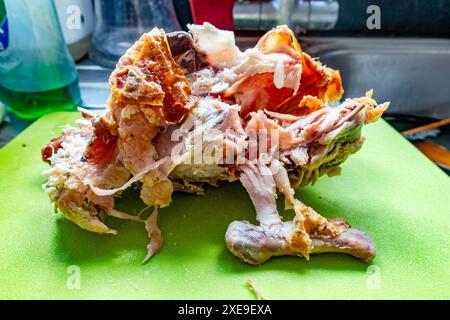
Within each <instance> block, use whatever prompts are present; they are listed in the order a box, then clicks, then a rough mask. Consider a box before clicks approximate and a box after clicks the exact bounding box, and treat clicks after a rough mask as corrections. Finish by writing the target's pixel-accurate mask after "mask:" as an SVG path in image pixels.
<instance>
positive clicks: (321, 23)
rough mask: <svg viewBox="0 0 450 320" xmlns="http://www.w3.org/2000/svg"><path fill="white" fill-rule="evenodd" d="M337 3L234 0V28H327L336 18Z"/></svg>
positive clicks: (299, 29) (296, 0)
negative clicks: (286, 26) (283, 25)
mask: <svg viewBox="0 0 450 320" xmlns="http://www.w3.org/2000/svg"><path fill="white" fill-rule="evenodd" d="M338 13H339V3H338V2H337V1H330V0H323V1H310V0H272V1H265V0H260V1H237V2H236V3H235V5H234V8H233V20H234V28H235V30H258V31H266V30H270V29H272V28H273V27H275V26H277V25H280V24H287V25H288V26H289V27H290V28H291V29H293V30H295V31H296V32H298V31H301V30H330V29H333V28H334V26H335V25H336V22H337V20H338Z"/></svg>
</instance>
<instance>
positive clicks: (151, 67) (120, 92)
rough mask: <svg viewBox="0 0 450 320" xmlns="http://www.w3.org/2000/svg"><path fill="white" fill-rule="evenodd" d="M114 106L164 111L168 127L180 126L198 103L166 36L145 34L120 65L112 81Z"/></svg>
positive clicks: (155, 32) (112, 76)
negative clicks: (146, 107) (120, 105)
mask: <svg viewBox="0 0 450 320" xmlns="http://www.w3.org/2000/svg"><path fill="white" fill-rule="evenodd" d="M110 86H111V91H112V93H113V95H114V99H115V101H114V103H124V104H132V103H139V104H141V105H146V106H149V107H162V110H163V114H164V119H165V120H166V121H167V122H168V123H179V122H180V121H181V120H182V119H183V118H184V116H185V115H186V114H187V113H188V112H189V110H190V109H191V107H192V106H193V103H194V102H195V99H194V98H193V97H192V96H191V89H190V86H189V82H188V81H187V79H186V77H185V76H184V74H183V71H182V70H181V68H180V67H179V66H178V64H177V63H176V62H175V60H174V59H173V57H172V54H171V51H170V47H169V44H168V41H167V37H166V34H165V33H164V31H163V30H160V29H156V28H155V29H153V30H152V32H150V33H145V34H143V35H142V36H141V38H140V39H139V40H138V41H137V42H136V44H135V45H134V46H133V47H131V48H130V49H129V50H128V51H127V52H126V53H125V55H124V56H122V57H121V58H120V60H119V62H118V63H117V66H116V69H115V70H114V72H113V73H112V74H111V77H110Z"/></svg>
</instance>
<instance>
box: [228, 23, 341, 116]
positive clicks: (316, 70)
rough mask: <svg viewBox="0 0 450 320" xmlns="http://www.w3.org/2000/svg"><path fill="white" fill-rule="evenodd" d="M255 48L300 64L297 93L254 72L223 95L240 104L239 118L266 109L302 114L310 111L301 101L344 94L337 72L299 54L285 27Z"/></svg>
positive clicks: (334, 98)
mask: <svg viewBox="0 0 450 320" xmlns="http://www.w3.org/2000/svg"><path fill="white" fill-rule="evenodd" d="M256 47H257V48H258V49H259V50H260V51H261V52H262V53H264V54H271V53H284V54H287V55H289V56H290V57H291V58H293V59H294V60H296V61H297V63H301V66H302V72H301V82H300V86H299V90H298V91H297V92H294V90H293V89H291V88H287V87H283V88H277V87H276V86H275V84H274V81H273V77H274V74H273V73H257V74H254V75H252V76H249V77H246V78H244V79H242V80H240V81H239V82H238V83H237V84H235V85H234V86H233V89H232V90H226V91H225V92H224V93H223V97H222V98H223V99H224V100H225V101H230V102H232V103H233V102H237V103H239V104H240V105H241V111H240V115H241V117H243V118H246V117H247V116H248V114H249V113H250V112H252V111H256V110H260V109H266V110H269V111H276V112H279V113H285V114H292V115H304V114H305V113H308V112H309V111H311V110H308V109H305V108H302V107H303V106H302V105H301V101H302V99H303V98H304V97H306V96H313V97H316V98H317V99H320V100H321V101H323V102H333V101H338V100H339V99H340V98H341V97H342V95H343V93H344V89H343V87H342V80H341V76H340V74H339V71H337V70H333V69H331V68H328V67H326V66H324V65H322V64H321V63H320V62H319V61H316V60H314V59H312V58H311V57H310V56H309V55H308V54H306V53H305V52H303V51H302V49H301V47H300V44H299V43H298V41H297V39H296V38H295V35H294V33H293V32H292V31H291V30H290V29H289V28H288V27H286V26H279V27H277V28H275V29H273V30H271V31H269V32H267V33H266V34H265V35H264V36H263V37H262V38H261V39H260V40H259V41H258V43H257V45H256Z"/></svg>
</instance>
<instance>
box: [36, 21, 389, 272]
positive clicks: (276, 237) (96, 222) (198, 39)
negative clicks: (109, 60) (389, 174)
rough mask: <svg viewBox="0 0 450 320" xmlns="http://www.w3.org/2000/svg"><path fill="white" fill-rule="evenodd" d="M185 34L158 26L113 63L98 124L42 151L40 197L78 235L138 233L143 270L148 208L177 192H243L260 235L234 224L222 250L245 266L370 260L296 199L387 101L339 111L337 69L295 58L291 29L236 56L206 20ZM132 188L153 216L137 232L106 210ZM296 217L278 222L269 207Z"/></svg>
mask: <svg viewBox="0 0 450 320" xmlns="http://www.w3.org/2000/svg"><path fill="white" fill-rule="evenodd" d="M189 29H190V33H186V32H175V33H171V34H166V33H165V32H164V31H163V30H161V29H158V28H155V29H153V30H151V31H150V32H148V33H146V34H144V35H142V36H141V38H140V39H139V40H138V41H137V42H136V43H135V44H134V45H133V46H132V47H131V48H130V49H129V50H128V51H127V52H126V53H125V54H124V55H123V56H122V57H121V58H120V60H119V61H118V63H117V66H116V69H115V70H114V71H113V72H112V74H111V77H110V87H111V95H110V98H109V100H108V108H107V110H106V111H105V112H103V113H102V114H93V113H90V112H89V111H86V110H80V111H81V114H82V116H83V119H81V120H79V121H78V123H77V125H78V127H77V128H75V127H71V126H66V127H65V128H64V130H63V132H64V134H63V135H62V136H60V137H57V138H55V139H52V140H51V141H50V143H49V144H48V145H47V146H46V147H44V148H43V149H42V159H43V160H44V161H45V162H48V163H49V164H50V168H49V169H47V170H46V171H45V172H44V175H46V176H47V177H48V181H47V182H46V183H45V185H44V189H45V190H46V192H47V193H48V195H49V197H50V199H51V200H52V201H53V202H54V203H55V204H56V207H57V208H58V210H59V211H60V212H61V213H62V214H64V216H66V217H67V218H68V219H70V220H72V221H73V222H75V223H76V224H77V225H78V226H80V227H81V228H84V229H86V230H89V231H92V232H97V233H110V234H115V233H116V232H117V231H116V230H112V229H110V228H109V227H108V226H106V225H105V224H104V219H103V217H104V216H105V215H109V216H113V217H116V218H120V219H129V220H133V221H137V222H142V223H143V224H144V225H145V228H146V230H147V232H148V234H149V238H150V243H149V245H148V247H147V249H148V253H147V256H146V258H145V260H147V259H148V258H150V257H151V256H153V255H154V254H155V253H156V252H157V251H158V250H159V249H160V248H161V246H162V244H163V235H162V233H161V231H160V229H159V228H158V225H157V217H158V210H157V209H158V207H164V206H168V205H170V203H171V201H172V193H173V192H174V191H182V192H190V193H196V194H203V193H204V186H205V185H213V186H218V185H219V184H220V183H221V182H223V181H228V182H233V181H238V180H239V181H240V183H241V184H242V185H243V187H244V188H245V190H246V191H247V192H248V194H249V197H250V199H251V201H252V203H253V205H254V207H255V212H256V220H257V222H258V224H257V225H254V224H252V223H250V222H248V221H234V222H231V223H230V225H229V226H228V229H227V232H226V235H225V242H226V246H227V247H228V249H229V250H230V251H231V252H232V253H233V254H234V255H236V256H237V257H239V258H240V259H241V260H242V261H244V262H246V263H249V264H253V265H258V264H261V263H263V262H265V261H267V260H268V259H270V258H271V257H274V256H281V255H291V256H298V257H304V258H306V259H309V258H310V255H311V254H316V253H326V252H337V253H345V254H350V255H352V256H354V257H356V258H359V259H361V260H363V261H366V262H369V261H370V260H371V259H372V258H373V257H374V255H375V249H374V245H373V243H372V241H371V240H370V239H369V237H368V236H367V235H366V234H365V233H364V232H362V231H360V230H358V229H354V228H352V227H351V226H350V225H349V224H348V223H347V222H346V221H345V220H344V219H342V218H333V219H330V220H328V219H326V218H325V217H323V216H322V215H320V214H319V213H317V212H316V211H315V210H314V209H312V208H311V207H308V206H307V205H305V204H304V203H303V202H301V201H300V200H299V199H296V198H295V189H297V188H301V187H303V186H305V185H307V184H309V183H314V182H315V181H316V180H317V179H318V178H319V177H320V176H321V175H323V174H327V175H329V176H332V175H337V174H339V173H340V167H339V165H340V164H341V163H342V162H344V161H345V160H346V159H347V158H348V157H349V156H350V155H351V154H353V153H355V152H357V151H358V150H359V149H360V148H361V146H362V143H363V142H364V138H363V137H362V136H361V128H362V126H364V125H366V124H368V123H371V122H374V121H376V120H378V119H379V118H380V117H381V115H382V113H383V112H384V111H385V110H386V108H387V107H388V103H384V104H377V103H376V101H375V100H373V99H372V92H371V91H369V92H367V93H366V95H365V96H363V97H361V98H354V99H347V100H345V101H344V102H342V103H341V104H340V105H339V106H337V107H329V106H327V105H326V103H327V102H336V101H338V100H339V99H340V98H341V96H342V94H343V88H342V83H341V78H340V74H339V72H338V71H336V70H333V69H331V68H329V67H326V66H323V65H322V64H321V63H320V62H319V61H318V60H314V59H312V58H311V57H310V56H309V55H308V54H306V53H304V52H303V51H302V49H301V47H300V45H299V43H298V42H297V40H296V38H295V36H294V34H293V32H292V31H291V30H290V29H289V28H288V27H286V26H279V27H277V28H275V29H273V30H271V31H269V32H268V33H267V34H265V35H264V36H263V37H262V38H261V39H260V40H259V41H258V43H257V45H256V46H255V47H254V48H250V49H248V50H246V51H244V52H242V51H241V50H239V48H237V47H236V45H235V43H234V34H233V33H232V32H229V31H222V30H219V29H216V28H215V27H214V26H212V25H210V24H208V23H205V24H203V25H190V26H189ZM132 185H138V186H139V188H140V190H141V194H140V196H141V199H142V200H143V202H144V203H145V204H146V205H147V206H153V207H154V211H153V213H152V214H151V215H150V216H149V217H148V219H147V220H145V221H143V220H141V218H140V217H139V216H134V215H129V214H127V213H125V212H121V211H118V210H116V209H115V206H114V199H115V197H116V196H117V195H120V193H121V191H123V190H125V189H126V188H128V187H130V186H132ZM279 195H281V196H283V197H284V200H285V209H292V210H293V211H294V212H295V218H294V219H293V220H292V221H283V220H282V218H281V216H280V215H279V213H278V208H277V205H276V198H277V197H278V196H279Z"/></svg>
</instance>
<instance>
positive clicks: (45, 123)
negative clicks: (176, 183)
mask: <svg viewBox="0 0 450 320" xmlns="http://www.w3.org/2000/svg"><path fill="white" fill-rule="evenodd" d="M77 117H78V115H77V114H76V113H55V114H50V115H48V116H45V117H44V118H42V119H40V120H38V121H37V122H35V123H34V124H33V125H31V126H30V127H29V128H28V129H26V130H25V131H24V132H23V133H22V134H21V135H19V136H18V137H17V138H16V139H14V140H13V141H12V142H11V143H9V144H8V145H7V146H5V147H4V148H2V149H0V244H1V248H0V298H3V299H4V298H8V299H11V298H13V299H17V298H19V299H34V298H38V299H54V298H58V299H67V298H82V299H84V298H100V299H109V298H119V299H121V298H159V299H201V298H203V299H224V298H231V299H241V298H242V299H246V298H247V299H252V298H254V297H253V295H252V293H251V292H250V290H249V289H248V288H247V287H246V286H245V283H246V281H247V279H252V280H253V282H254V283H255V285H256V287H258V289H259V290H260V291H261V292H262V293H263V294H264V295H265V296H266V297H267V298H269V299H325V298H327V299H328V298H342V299H354V298H357V299H391V298H394V299H406V298H414V299H415V298H439V299H448V298H450V283H449V280H450V272H449V270H450V269H449V267H450V264H449V262H450V259H449V248H450V240H449V213H450V200H449V199H450V179H449V178H448V177H447V176H446V175H445V174H444V173H443V172H442V171H441V170H440V169H438V168H437V167H436V166H435V165H434V164H433V163H431V162H430V161H429V160H428V159H426V158H425V157H424V156H423V155H422V154H421V153H419V152H418V151H417V150H416V149H415V148H414V147H413V146H412V145H411V144H409V143H408V142H407V141H406V140H405V139H403V138H402V137H401V136H400V135H399V134H398V133H397V132H396V131H395V130H394V129H392V128H391V127H390V126H389V125H388V124H387V123H385V122H383V121H379V122H378V123H376V124H374V125H370V126H368V127H366V128H365V129H364V135H365V136H366V137H367V141H366V142H365V144H364V146H363V148H362V150H361V151H360V152H359V153H357V154H356V155H354V156H352V157H350V158H349V159H348V160H347V162H346V163H345V164H344V165H343V170H342V175H341V176H339V177H333V178H328V177H322V178H321V179H319V181H318V182H317V183H316V184H315V185H314V186H310V187H307V188H305V189H302V190H300V191H298V192H297V196H298V197H299V198H300V199H302V200H303V201H304V202H306V203H307V204H309V205H311V206H313V207H314V208H315V209H316V210H317V211H319V212H320V213H322V214H323V215H325V216H326V217H332V216H342V217H344V218H346V219H347V220H348V221H349V222H351V223H352V225H353V226H354V227H357V228H361V229H362V230H364V231H366V232H367V233H368V234H369V235H370V237H371V238H372V239H373V240H374V242H375V245H376V249H377V256H376V258H375V259H374V260H373V262H372V263H371V264H370V265H368V264H365V263H363V262H361V261H359V260H357V259H355V258H352V257H350V256H347V255H340V254H324V255H316V256H312V257H311V259H310V261H306V260H304V259H301V258H295V257H280V258H275V259H272V260H270V261H268V262H266V263H265V264H264V265H262V266H259V267H254V266H250V265H247V264H245V263H243V262H241V261H239V260H238V259H237V258H236V257H235V256H233V255H232V254H231V253H230V252H228V250H227V248H226V247H225V243H224V234H225V231H226V228H227V226H228V224H229V223H230V222H231V221H233V220H242V219H247V220H251V221H255V219H254V209H253V207H252V204H251V202H250V200H249V197H248V195H247V194H246V192H245V191H244V189H243V188H242V187H241V186H240V185H239V183H233V184H224V185H223V186H222V187H220V188H210V189H208V190H207V192H206V195H205V196H195V195H187V194H176V195H175V196H174V198H173V203H172V204H171V206H170V207H168V208H164V209H162V210H160V215H159V225H160V227H161V229H162V232H163V234H164V237H165V243H164V246H163V248H162V249H161V251H160V252H158V253H157V254H156V255H155V256H154V257H152V258H151V259H150V260H149V261H148V262H147V263H146V264H142V263H141V261H142V259H143V258H144V256H145V252H146V249H145V247H146V244H147V235H146V232H145V230H144V228H143V225H142V224H138V223H133V222H128V221H118V220H115V219H113V218H111V219H110V220H108V224H110V225H111V226H112V227H114V228H115V229H117V230H118V231H119V234H118V235H116V236H113V235H97V234H93V233H89V232H87V231H84V230H82V229H80V228H78V227H77V226H76V225H75V224H73V223H72V222H70V221H68V220H66V219H64V218H63V217H62V216H60V215H59V214H54V213H53V205H52V204H51V203H50V201H49V199H48V197H47V195H46V194H45V193H44V191H43V190H42V188H41V184H42V183H43V182H44V181H45V178H44V177H43V176H42V175H41V171H42V170H44V169H45V168H47V165H46V164H45V163H43V162H42V161H41V160H40V148H41V147H42V146H44V145H45V144H46V143H47V142H48V141H49V139H50V138H52V137H54V136H56V135H58V134H59V133H60V126H61V125H63V124H66V123H68V122H69V123H73V121H74V120H75V119H76V118H77ZM280 204H281V202H280ZM121 206H122V208H125V209H128V210H129V211H131V212H133V211H137V210H140V209H141V208H142V204H141V203H140V202H139V201H138V198H137V196H136V193H135V192H130V193H129V199H128V200H127V201H122V203H121ZM288 216H289V213H288V214H287V215H286V218H289V217H288Z"/></svg>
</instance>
